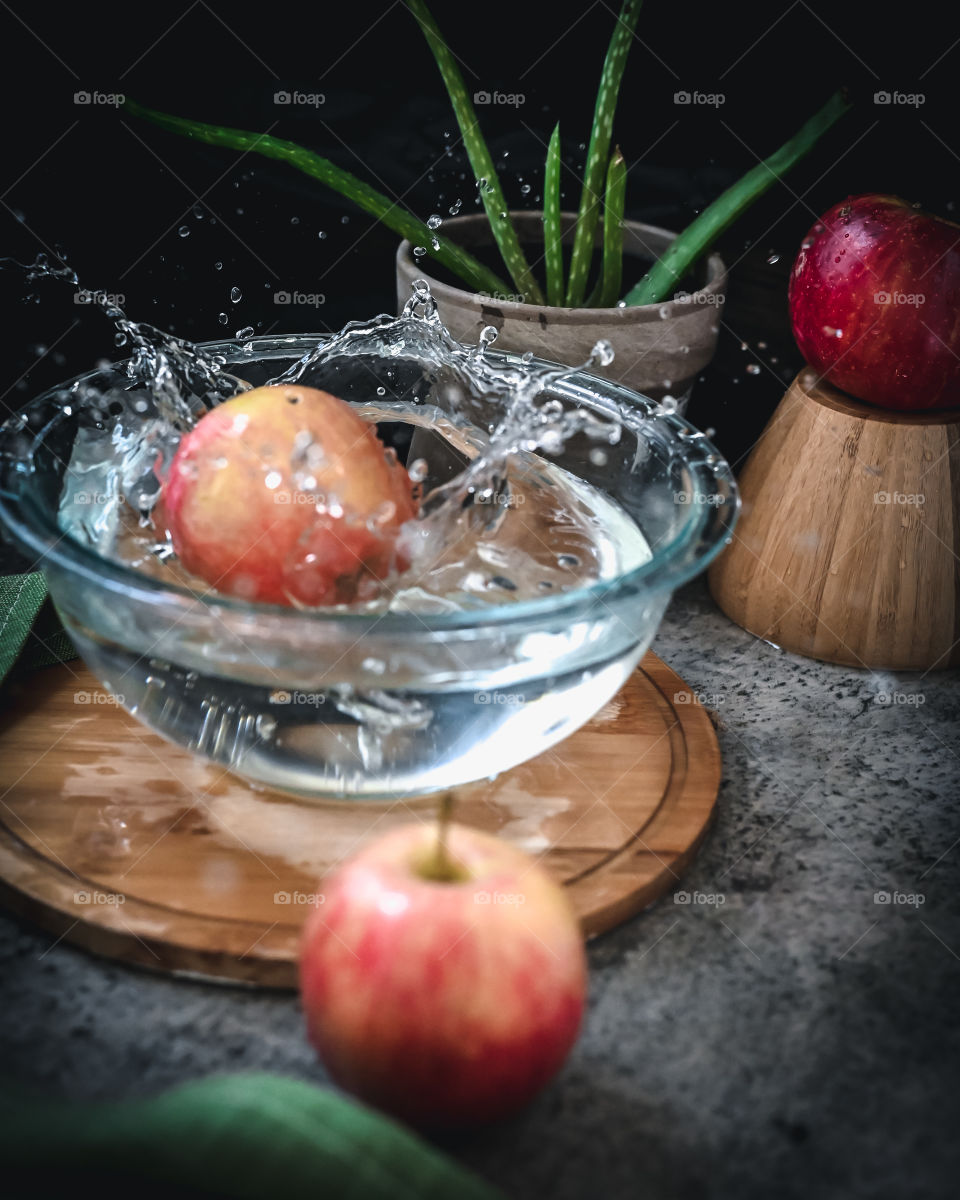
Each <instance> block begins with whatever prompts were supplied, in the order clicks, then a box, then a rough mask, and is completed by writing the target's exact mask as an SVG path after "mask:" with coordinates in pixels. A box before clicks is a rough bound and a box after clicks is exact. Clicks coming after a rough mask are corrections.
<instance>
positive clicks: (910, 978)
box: [0, 582, 960, 1200]
mask: <svg viewBox="0 0 960 1200" xmlns="http://www.w3.org/2000/svg"><path fill="white" fill-rule="evenodd" d="M654 649H655V650H656V651H657V652H658V653H659V654H660V655H661V656H662V657H663V658H664V659H665V660H666V661H667V662H668V663H669V664H670V665H671V666H672V667H674V668H675V669H676V670H677V671H678V672H679V673H680V674H681V675H682V676H683V677H684V678H685V679H686V680H687V682H688V683H689V684H690V685H691V686H692V687H694V688H695V690H697V691H698V692H700V693H702V699H703V701H704V703H706V704H707V705H708V706H710V707H711V708H713V709H714V710H715V712H716V713H717V714H718V717H719V724H720V728H719V736H720V741H721V745H722V749H723V755H724V774H723V786H722V791H721V795H720V803H719V816H718V820H717V822H716V825H715V827H714V829H713V831H712V833H711V834H710V836H709V838H708V840H707V842H706V844H705V846H704V847H703V850H702V852H701V854H700V856H699V858H698V859H697V861H696V862H695V864H694V865H693V867H692V868H691V870H690V871H689V873H688V875H687V877H686V879H685V880H684V882H683V885H682V886H683V889H684V891H685V892H687V893H689V894H690V901H689V902H688V903H678V902H676V899H675V898H674V897H666V898H665V899H663V900H661V901H660V902H659V903H658V904H656V905H655V906H654V907H652V908H651V909H649V910H648V911H647V912H646V913H644V914H642V915H641V916H640V917H638V918H636V919H635V920H633V921H630V922H629V923H628V924H626V925H624V926H622V927H621V928H619V929H617V930H616V931H614V932H613V933H610V934H608V935H606V936H604V937H602V938H600V939H599V940H597V941H596V942H594V943H593V944H592V946H591V949H590V963H591V968H592V975H591V999H590V1007H589V1013H588V1016H587V1020H586V1025H585V1028H584V1031H583V1036H582V1038H581V1040H580V1042H579V1043H578V1045H577V1047H576V1049H575V1050H574V1052H573V1054H572V1056H571V1058H570V1060H569V1062H568V1064H567V1065H566V1067H565V1069H564V1071H563V1072H562V1074H561V1076H560V1077H559V1078H558V1080H557V1081H556V1083H555V1084H554V1085H553V1086H552V1087H550V1088H549V1089H548V1090H547V1092H545V1093H544V1094H543V1095H542V1096H541V1097H540V1099H539V1100H538V1101H537V1102H536V1103H535V1104H534V1105H533V1106H532V1107H531V1108H530V1109H529V1110H528V1111H527V1112H526V1113H525V1114H523V1115H522V1116H521V1117H519V1118H517V1119H515V1120H513V1121H511V1122H509V1123H507V1124H505V1125H502V1126H500V1127H498V1128H493V1129H489V1130H487V1131H484V1132H482V1133H479V1134H472V1135H470V1136H469V1137H464V1138H461V1139H458V1140H454V1141H452V1142H449V1143H448V1147H449V1148H450V1149H451V1151H452V1152H453V1153H455V1154H456V1155H457V1156H458V1157H460V1158H461V1159H462V1160H463V1161H464V1162H466V1163H468V1164H469V1165H470V1166H472V1167H473V1168H474V1169H475V1170H476V1171H478V1172H479V1173H480V1174H481V1175H483V1176H485V1177H486V1178H488V1179H489V1180H491V1181H493V1182H495V1183H497V1184H499V1185H500V1186H501V1187H502V1188H503V1190H504V1191H505V1192H506V1193H507V1195H509V1196H512V1197H516V1198H518V1200H523V1198H527V1197H530V1198H533V1197H536V1198H538V1200H539V1198H541V1197H544V1198H551V1200H553V1198H556V1200H565V1198H579V1197H591V1198H592V1197H596V1198H597V1200H608V1198H609V1200H614V1198H619V1197H643V1198H645V1200H667V1198H669V1200H694V1198H697V1200H699V1198H708V1200H752V1198H754V1197H756V1198H757V1200H760V1198H762V1200H769V1198H770V1197H782V1198H787V1197H798V1198H799V1197H803V1198H804V1200H821V1198H823V1200H841V1198H843V1200H849V1198H852V1197H855V1198H857V1200H860V1198H861V1197H862V1198H868V1197H869V1198H884V1200H886V1198H888V1197H889V1198H890V1200H905V1198H907V1197H910V1198H911V1200H923V1198H926V1197H937V1198H939V1197H948V1196H950V1197H952V1196H955V1195H956V1194H957V1187H958V1185H957V1182H956V1180H957V1177H958V1174H960V1150H958V1136H957V1134H958V1117H960V1100H958V1082H960V1078H958V1066H960V1030H958V1019H957V1017H958V1004H957V996H958V995H960V894H958V892H960V889H958V886H957V885H958V874H960V872H958V863H960V845H958V844H957V843H958V837H960V828H958V826H960V819H958V809H960V805H958V799H960V757H958V756H960V741H958V736H957V734H958V718H960V680H958V677H957V675H956V673H942V672H940V673H931V674H928V675H926V676H923V675H921V674H920V673H919V672H918V673H914V674H909V675H908V674H899V675H891V674H888V673H877V674H871V673H868V672H865V671H856V670H851V669H847V668H843V667H835V666H828V665H824V664H821V663H815V662H811V661H808V660H805V659H800V658H796V657H794V656H791V655H788V654H784V653H782V652H780V651H778V650H777V649H775V648H773V647H771V646H768V645H766V644H765V643H762V642H758V641H756V640H755V639H753V638H752V637H750V636H749V635H747V634H745V633H744V632H742V631H741V630H739V629H737V628H736V627H734V626H733V625H731V624H730V623H729V622H728V621H727V620H726V619H725V618H724V617H722V616H721V615H720V614H719V613H718V612H717V610H716V609H715V608H714V607H713V605H712V603H711V602H710V600H709V598H708V596H707V594H706V591H705V588H704V586H703V584H702V582H699V583H695V584H693V585H690V586H689V587H688V588H686V589H684V591H682V592H681V593H679V594H678V595H677V596H676V597H675V598H674V601H673V604H672V605H671V608H670V610H669V612H668V614H667V616H666V618H665V620H664V623H663V627H662V629H661V631H660V633H659V634H658V637H657V640H656V642H655V645H654ZM881 695H887V696H892V697H893V702H891V703H882V702H880V701H878V696H881ZM921 697H922V700H921ZM911 698H912V699H911ZM878 893H885V894H887V895H888V896H889V897H890V900H889V902H887V903H882V902H879V903H878V899H881V897H878ZM705 897H714V900H713V902H705V900H704V898H705ZM721 897H722V902H719V901H720V898H721ZM921 898H922V902H921ZM51 940H52V939H50V938H49V937H47V936H45V935H44V934H42V933H38V932H36V931H35V930H33V929H32V928H29V927H27V926H25V925H23V924H21V923H20V922H18V921H15V920H13V919H12V918H9V917H6V916H3V917H0V972H2V974H0V1011H2V1014H3V1016H2V1022H0V1062H2V1064H3V1067H2V1069H3V1070H4V1071H5V1073H9V1074H12V1075H15V1076H16V1077H18V1078H20V1079H22V1080H24V1081H29V1082H31V1083H33V1084H36V1085H38V1086H41V1087H44V1088H45V1089H47V1090H48V1091H49V1092H51V1093H53V1094H58V1095H68V1096H73V1097H107V1096H111V1097H113V1096H123V1095H136V1094H144V1093H148V1092H152V1091H154V1090H156V1089H159V1088H162V1087H165V1086H167V1085H170V1084H173V1083H176V1082H179V1081H183V1080H186V1079H191V1078H197V1077H199V1076H203V1075H206V1074H209V1073H213V1072H225V1071H235V1070H240V1069H246V1068H265V1069H269V1070H275V1071H281V1072H287V1073H290V1074H292V1075H297V1076H300V1077H303V1078H305V1079H310V1080H314V1081H322V1080H323V1072H322V1069H321V1068H320V1067H319V1065H318V1064H317V1062H316V1061H315V1059H314V1056H313V1054H312V1052H311V1050H310V1049H309V1047H308V1045H307V1043H306V1042H305V1040H304V1037H303V1033H302V1029H301V1019H300V1014H299V1011H298V1006H297V1001H296V998H295V997H294V996H292V995H274V994H257V993H253V992H249V991H243V990H240V989H234V988H226V987H219V986H215V985H205V984H202V983H196V982H183V981H177V980H171V979H164V978H160V977H156V976H151V975H149V974H146V973H141V972H138V971H135V970H132V969H128V968H125V967H121V966H117V965H113V964H111V963H108V962H103V961H98V960H96V959H94V958H91V957H88V956H87V955H85V954H83V953H81V952H79V951H76V950H74V949H72V948H70V947H69V946H67V945H66V944H65V943H60V944H58V945H54V946H51Z"/></svg>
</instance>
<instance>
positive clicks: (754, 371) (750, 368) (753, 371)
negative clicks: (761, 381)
mask: <svg viewBox="0 0 960 1200" xmlns="http://www.w3.org/2000/svg"><path fill="white" fill-rule="evenodd" d="M747 374H748V375H759V374H760V367H759V365H758V364H757V363H747Z"/></svg>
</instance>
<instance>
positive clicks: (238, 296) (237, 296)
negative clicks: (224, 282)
mask: <svg viewBox="0 0 960 1200" xmlns="http://www.w3.org/2000/svg"><path fill="white" fill-rule="evenodd" d="M242 299H243V292H241V291H240V289H239V288H238V287H234V288H231V289H230V300H231V301H232V303H234V304H236V303H237V302H238V301H240V300H242Z"/></svg>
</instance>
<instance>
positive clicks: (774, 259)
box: [767, 253, 780, 267]
mask: <svg viewBox="0 0 960 1200" xmlns="http://www.w3.org/2000/svg"><path fill="white" fill-rule="evenodd" d="M779 261H780V255H779V254H774V253H770V254H768V255H767V266H768V267H772V266H773V264H774V263H778V262H779Z"/></svg>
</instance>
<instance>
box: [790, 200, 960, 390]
mask: <svg viewBox="0 0 960 1200" xmlns="http://www.w3.org/2000/svg"><path fill="white" fill-rule="evenodd" d="M789 299H790V317H791V320H792V322H793V333H794V337H795V338H796V339H797V345H798V346H799V347H800V350H801V352H802V354H803V356H804V358H805V359H806V360H807V362H808V363H809V364H810V365H811V366H812V367H814V368H815V369H816V370H817V371H818V372H819V373H820V374H821V375H822V376H824V377H825V378H826V379H827V380H828V381H829V382H830V383H832V384H833V385H834V386H835V387H838V388H841V389H842V390H843V391H845V392H849V393H850V394H851V395H852V396H856V397H857V398H858V399H860V400H865V401H866V402H867V403H869V404H877V405H880V406H881V407H883V408H894V409H902V410H904V411H909V410H919V409H930V408H951V407H953V406H955V405H960V225H955V224H954V223H953V222H952V221H945V220H942V219H941V218H940V217H935V216H933V215H931V214H930V213H925V212H922V211H921V210H920V209H918V208H914V207H913V206H912V205H910V204H907V202H906V201H905V200H901V199H899V198H898V197H897V196H881V195H866V196H850V197H849V198H848V199H847V200H844V201H843V203H842V204H835V205H834V206H833V208H831V209H830V211H829V212H827V213H824V215H823V216H822V217H821V218H820V220H819V221H817V223H816V224H815V225H814V226H813V228H812V229H811V230H810V232H809V233H808V234H807V236H806V237H805V238H804V240H803V245H802V247H801V249H800V253H799V254H798V255H797V260H796V262H795V263H794V265H793V271H792V273H791V276H790V291H789Z"/></svg>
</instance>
